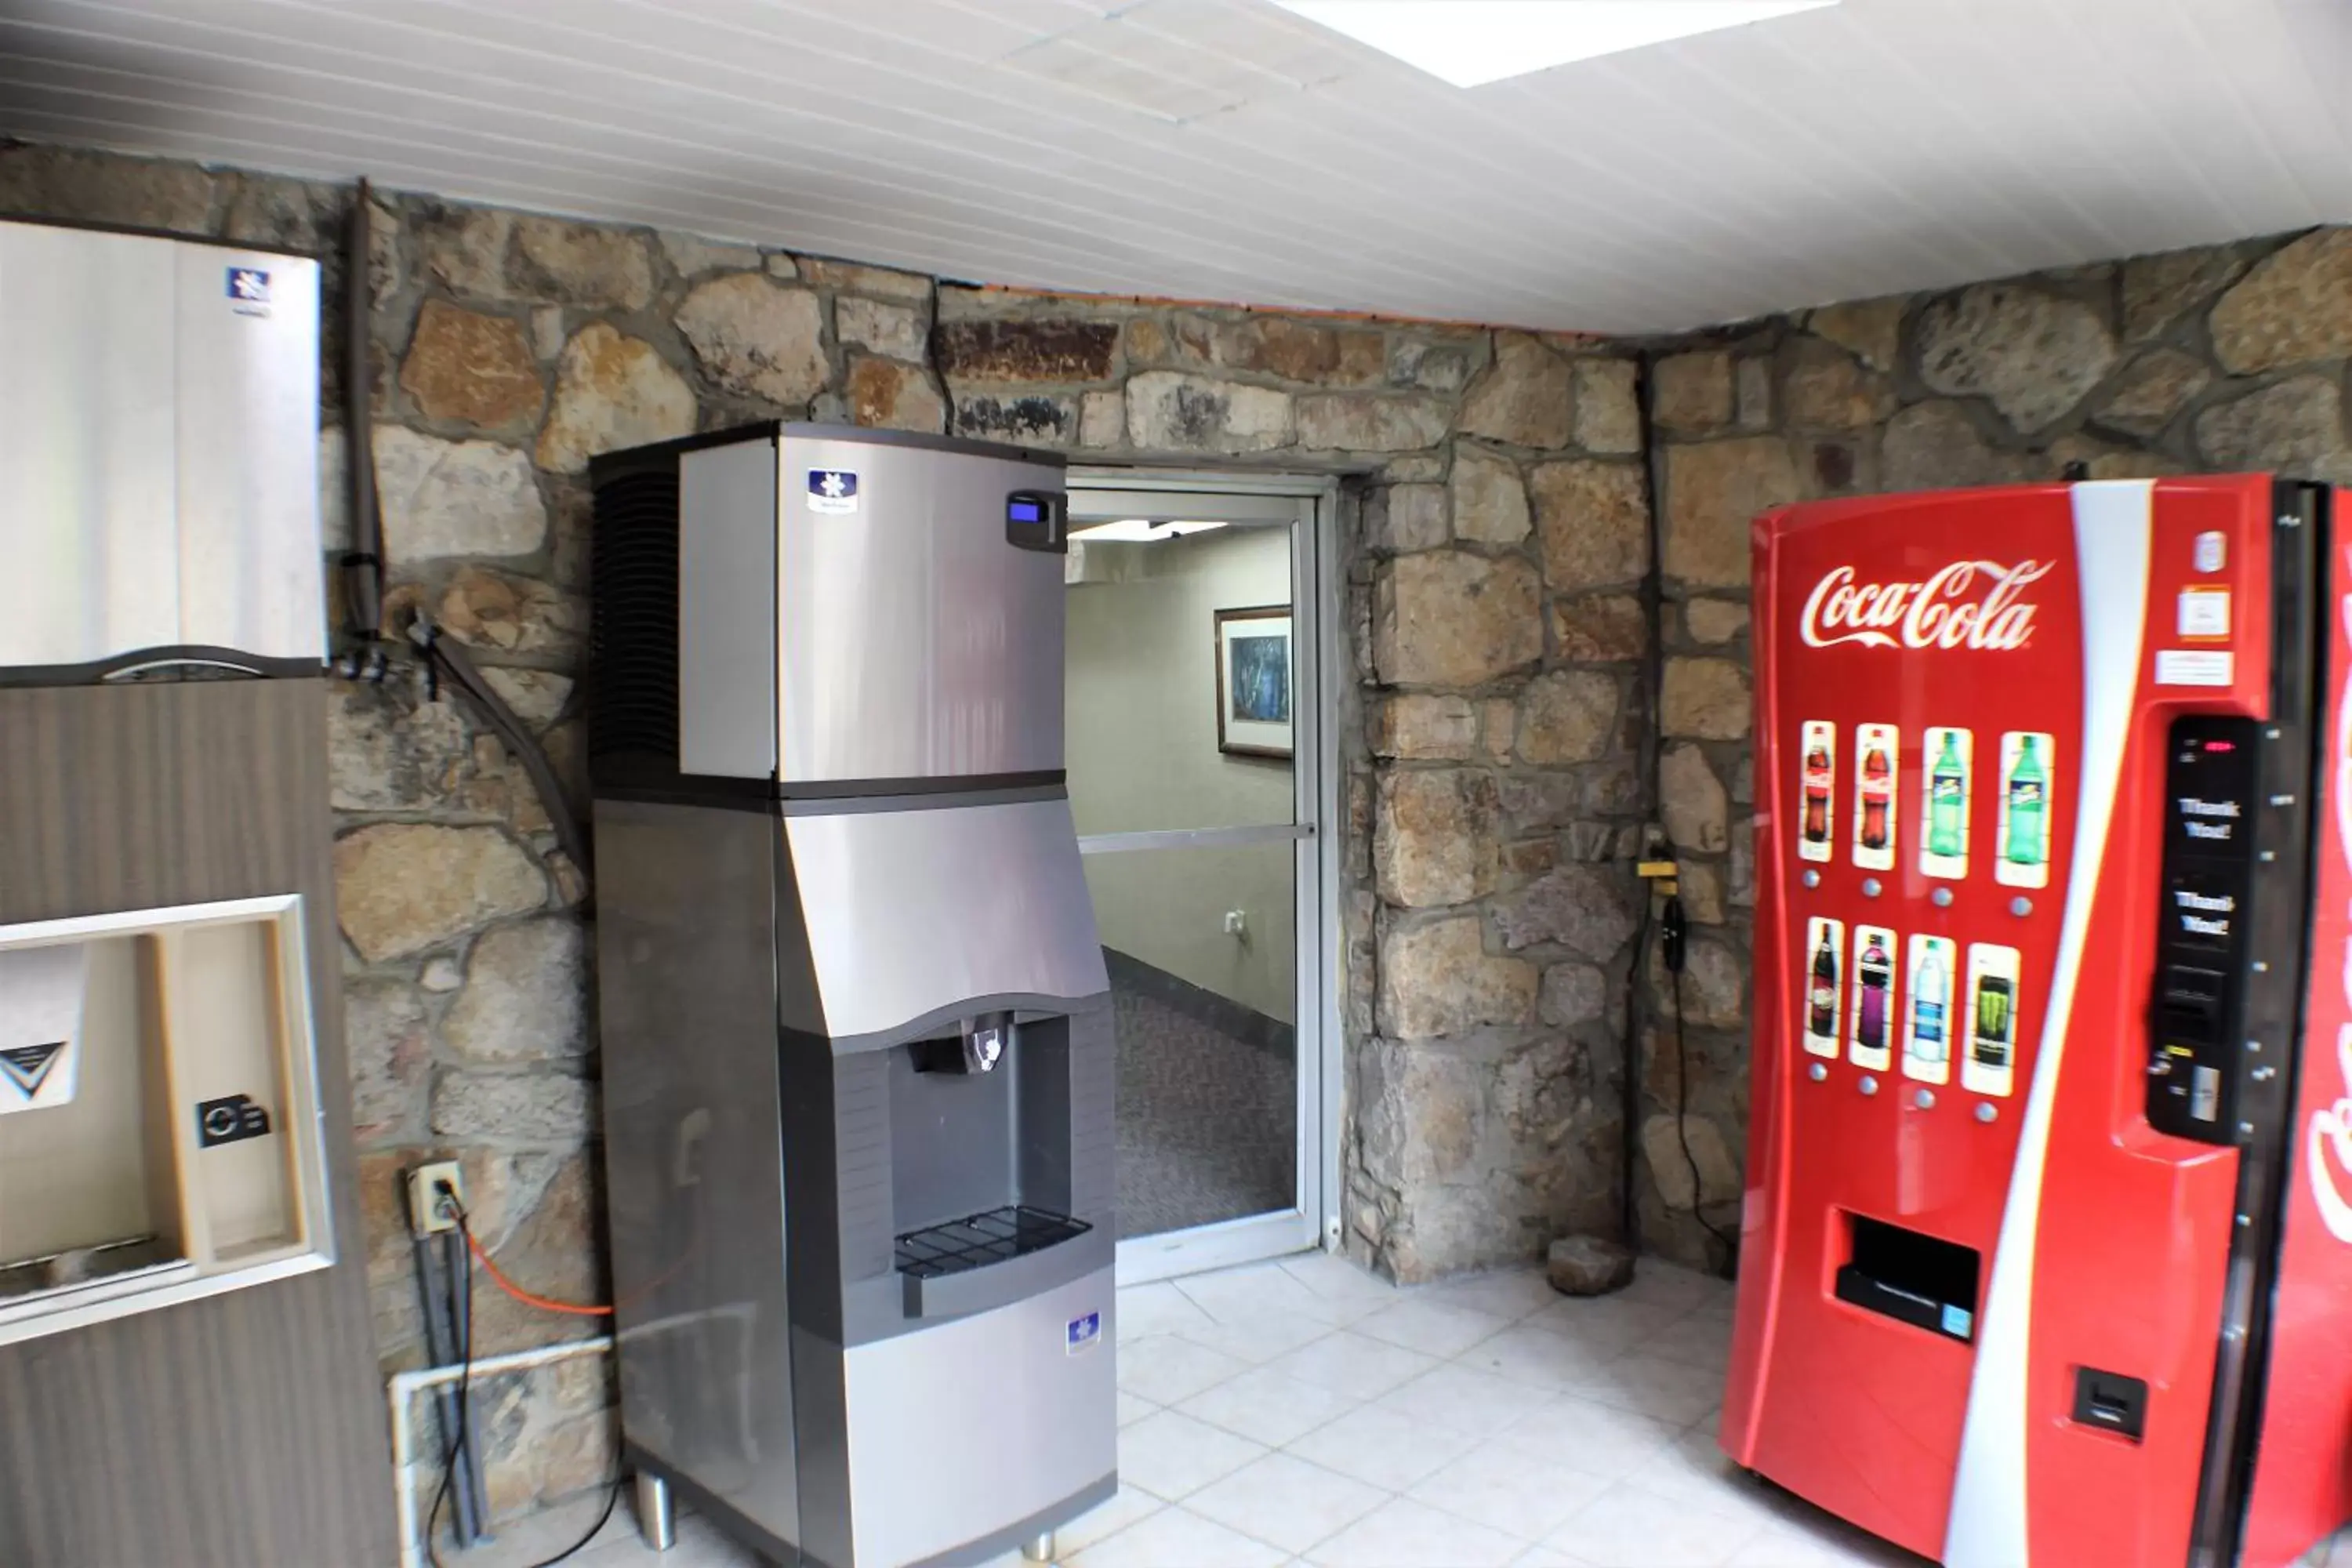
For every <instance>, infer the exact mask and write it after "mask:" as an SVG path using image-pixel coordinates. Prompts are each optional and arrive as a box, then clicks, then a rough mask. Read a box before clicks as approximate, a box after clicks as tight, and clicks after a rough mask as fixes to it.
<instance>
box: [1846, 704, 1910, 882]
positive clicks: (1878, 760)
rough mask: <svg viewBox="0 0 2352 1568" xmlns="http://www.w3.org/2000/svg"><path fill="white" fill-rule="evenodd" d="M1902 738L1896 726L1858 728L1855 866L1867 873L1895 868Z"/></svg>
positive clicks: (1854, 830)
mask: <svg viewBox="0 0 2352 1568" xmlns="http://www.w3.org/2000/svg"><path fill="white" fill-rule="evenodd" d="M1901 750H1902V735H1901V733H1900V731H1897V730H1896V729H1895V726H1894V725H1892V724H1863V725H1858V726H1856V727H1855V729H1854V732H1853V863H1854V864H1855V865H1857V866H1859V867H1861V868H1863V869H1864V870H1865V871H1892V870H1893V869H1895V772H1896V763H1895V759H1896V757H1897V756H1899V755H1900V754H1901Z"/></svg>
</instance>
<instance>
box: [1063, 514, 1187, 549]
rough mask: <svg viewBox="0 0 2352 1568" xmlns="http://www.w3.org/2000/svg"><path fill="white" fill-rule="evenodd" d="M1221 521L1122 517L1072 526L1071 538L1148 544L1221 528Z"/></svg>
mask: <svg viewBox="0 0 2352 1568" xmlns="http://www.w3.org/2000/svg"><path fill="white" fill-rule="evenodd" d="M1224 526H1225V525H1224V524H1223V523H1222V522H1154V521H1151V520H1150V518H1144V517H1129V518H1123V519H1121V520H1120V521H1118V522H1097V523H1096V524H1094V525H1093V526H1091V527H1088V528H1074V529H1072V530H1071V531H1070V537H1071V538H1072V539H1099V540H1107V541H1108V542H1112V543H1115V544H1150V543H1151V542H1154V541H1156V540H1161V539H1173V538H1175V537H1176V536H1177V535H1178V534H1180V533H1205V532H1207V531H1209V530H1210V529H1213V528H1223V527H1224Z"/></svg>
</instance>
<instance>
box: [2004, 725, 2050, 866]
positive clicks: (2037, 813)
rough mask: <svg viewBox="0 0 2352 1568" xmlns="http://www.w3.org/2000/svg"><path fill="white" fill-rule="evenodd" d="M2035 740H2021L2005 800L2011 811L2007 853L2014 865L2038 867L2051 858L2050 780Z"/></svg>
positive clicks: (2007, 807)
mask: <svg viewBox="0 0 2352 1568" xmlns="http://www.w3.org/2000/svg"><path fill="white" fill-rule="evenodd" d="M2033 742H2034V737H2033V736H2032V735H2028V736H2026V737H2025V738H2024V739H2023V740H2021V742H2018V748H2017V765H2016V766H2015V767H2013V768H2011V770H2010V772H2009V799H2008V800H2007V801H2006V802H2005V803H2004V809H2005V810H2007V812H2008V813H2009V844H2008V848H2007V850H2006V854H2007V856H2008V858H2009V860H2010V862H2011V864H2012V865H2017V866H2039V865H2041V864H2042V862H2043V861H2044V860H2046V859H2048V858H2050V850H2049V821H2048V816H2047V802H2046V800H2045V796H2046V794H2047V789H2046V785H2047V784H2048V780H2047V779H2046V778H2045V777H2044V776H2043V774H2042V752H2041V750H2040V749H2039V748H2038V747H2037V746H2035V744H2034V743H2033Z"/></svg>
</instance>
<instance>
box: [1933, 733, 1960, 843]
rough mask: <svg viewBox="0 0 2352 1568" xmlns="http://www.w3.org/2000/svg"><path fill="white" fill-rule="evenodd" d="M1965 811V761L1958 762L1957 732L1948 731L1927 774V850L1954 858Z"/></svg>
mask: <svg viewBox="0 0 2352 1568" xmlns="http://www.w3.org/2000/svg"><path fill="white" fill-rule="evenodd" d="M1968 814H1969V770H1968V764H1967V763H1963V762H1961V761H1960V738H1959V731H1957V730H1947V731H1944V746H1943V750H1941V751H1939V752H1937V753H1936V764H1935V766H1934V767H1933V768H1932V769H1931V770H1930V771H1929V772H1928V774H1927V853H1928V854H1930V855H1935V856H1940V857H1942V858H1947V859H1957V858H1958V856H1959V854H1960V833H1961V829H1962V828H1963V826H1965V825H1966V823H1967V821H1968Z"/></svg>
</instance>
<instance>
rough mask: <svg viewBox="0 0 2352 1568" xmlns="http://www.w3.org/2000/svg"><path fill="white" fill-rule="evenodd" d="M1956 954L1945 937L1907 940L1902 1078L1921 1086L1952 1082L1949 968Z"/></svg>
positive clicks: (1952, 964)
mask: <svg viewBox="0 0 2352 1568" xmlns="http://www.w3.org/2000/svg"><path fill="white" fill-rule="evenodd" d="M1957 962H1958V952H1957V951H1956V950H1955V949H1954V947H1953V945H1952V942H1951V939H1950V938H1949V937H1941V936H1915V937H1913V938H1912V939H1911V963H1910V965H1909V968H1910V983H1909V984H1907V985H1906V986H1905V987H1904V994H1905V995H1906V997H1907V998H1908V999H1909V1001H1908V1004H1907V1005H1906V1007H1905V1009H1904V1014H1903V1076H1904V1077H1905V1078H1915V1079H1918V1080H1919V1081H1920V1082H1922V1083H1949V1082H1950V1081H1951V1079H1952V991H1953V979H1954V975H1953V973H1952V972H1953V969H1954V967H1955V965H1956V963H1957Z"/></svg>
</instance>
